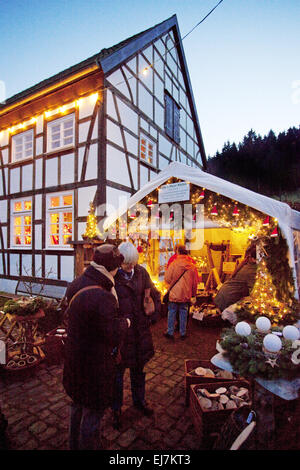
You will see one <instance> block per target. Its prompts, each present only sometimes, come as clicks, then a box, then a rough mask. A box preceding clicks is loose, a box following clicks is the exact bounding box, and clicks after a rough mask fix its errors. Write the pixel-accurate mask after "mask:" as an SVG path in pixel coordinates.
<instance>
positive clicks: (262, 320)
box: [255, 317, 271, 331]
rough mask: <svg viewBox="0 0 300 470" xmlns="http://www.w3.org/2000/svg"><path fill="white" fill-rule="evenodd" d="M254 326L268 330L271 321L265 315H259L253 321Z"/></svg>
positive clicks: (261, 329)
mask: <svg viewBox="0 0 300 470" xmlns="http://www.w3.org/2000/svg"><path fill="white" fill-rule="evenodd" d="M255 325H256V328H257V329H258V330H260V331H269V329H270V328H271V322H270V320H269V319H268V318H267V317H259V318H258V319H257V320H256V322H255Z"/></svg>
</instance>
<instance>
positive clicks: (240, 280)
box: [214, 245, 257, 312]
mask: <svg viewBox="0 0 300 470" xmlns="http://www.w3.org/2000/svg"><path fill="white" fill-rule="evenodd" d="M256 268H257V265H256V245H251V246H250V247H249V248H248V249H247V251H246V253H245V259H244V261H242V262H241V263H240V264H239V265H238V266H237V268H236V270H235V272H234V273H233V274H232V276H231V278H230V279H229V280H228V281H226V282H224V284H223V285H222V287H221V289H220V290H219V292H218V293H217V295H216V297H215V298H214V303H215V304H216V306H217V307H218V308H219V309H220V310H221V312H222V311H223V310H225V308H227V307H229V305H232V304H234V303H236V302H238V301H239V300H241V299H242V298H243V297H247V296H248V295H249V294H250V292H251V290H252V288H253V286H254V283H255V279H256Z"/></svg>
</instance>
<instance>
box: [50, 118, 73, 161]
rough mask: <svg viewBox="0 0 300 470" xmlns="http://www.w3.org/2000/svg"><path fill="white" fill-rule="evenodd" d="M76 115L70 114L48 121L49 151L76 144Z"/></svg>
mask: <svg viewBox="0 0 300 470" xmlns="http://www.w3.org/2000/svg"><path fill="white" fill-rule="evenodd" d="M74 129H75V115H74V114H69V115H68V116H64V117H62V118H60V119H55V120H54V121H51V122H48V125H47V151H48V152H51V151H53V150H59V149H61V148H64V147H69V146H72V145H74V136H75V131H74Z"/></svg>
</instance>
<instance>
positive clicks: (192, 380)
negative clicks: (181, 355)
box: [184, 359, 240, 406]
mask: <svg viewBox="0 0 300 470" xmlns="http://www.w3.org/2000/svg"><path fill="white" fill-rule="evenodd" d="M196 367H204V368H205V369H211V370H212V371H213V372H217V371H219V370H221V369H219V368H218V367H217V366H215V365H214V364H212V363H211V362H210V361H200V360H198V359H185V361H184V383H185V404H186V406H189V403H190V391H191V389H190V386H191V385H194V384H204V383H216V384H218V383H219V382H228V381H231V380H237V379H240V377H239V376H238V375H236V374H233V376H234V379H224V378H222V377H220V378H218V377H216V378H214V377H201V376H199V375H193V374H191V373H190V372H191V371H193V370H194V369H196Z"/></svg>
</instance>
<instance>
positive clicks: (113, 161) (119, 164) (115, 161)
mask: <svg viewBox="0 0 300 470" xmlns="http://www.w3.org/2000/svg"><path fill="white" fill-rule="evenodd" d="M106 148H107V161H106V178H107V179H108V180H110V181H114V182H116V183H120V184H123V185H125V186H130V178H129V173H128V168H127V164H126V159H125V154H124V153H123V152H120V151H119V150H117V149H116V148H114V147H112V146H111V145H109V144H108V145H107V147H106Z"/></svg>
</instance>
